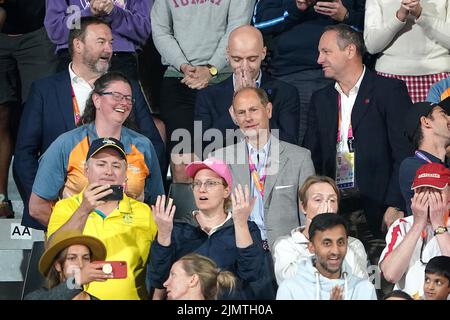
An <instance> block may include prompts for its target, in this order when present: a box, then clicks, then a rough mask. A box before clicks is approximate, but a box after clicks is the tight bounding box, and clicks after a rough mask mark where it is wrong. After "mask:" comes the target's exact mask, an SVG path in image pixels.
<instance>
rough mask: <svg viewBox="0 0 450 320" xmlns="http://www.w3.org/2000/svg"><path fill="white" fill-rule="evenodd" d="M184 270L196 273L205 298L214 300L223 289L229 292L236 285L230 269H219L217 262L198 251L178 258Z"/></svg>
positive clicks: (189, 273) (192, 273)
mask: <svg viewBox="0 0 450 320" xmlns="http://www.w3.org/2000/svg"><path fill="white" fill-rule="evenodd" d="M179 261H181V262H182V263H181V264H182V266H183V269H184V271H185V272H186V273H187V274H188V275H189V276H192V275H194V274H196V275H197V276H198V278H199V281H200V287H201V291H202V295H203V297H205V300H216V299H217V296H218V295H219V293H220V292H221V290H223V289H228V290H229V291H230V292H231V291H232V290H233V289H234V288H235V286H236V277H235V276H234V274H233V273H232V272H230V271H221V270H220V269H219V268H218V267H217V264H216V263H215V262H214V261H213V260H211V259H210V258H208V257H205V256H202V255H200V254H198V253H190V254H187V255H185V256H183V257H182V258H180V260H179Z"/></svg>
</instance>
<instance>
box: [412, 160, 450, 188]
mask: <svg viewBox="0 0 450 320" xmlns="http://www.w3.org/2000/svg"><path fill="white" fill-rule="evenodd" d="M449 183H450V170H449V169H448V168H446V167H445V166H444V165H443V164H440V163H427V164H424V165H422V166H421V167H420V168H419V169H417V171H416V176H415V178H414V181H413V184H412V187H411V189H415V188H419V187H431V188H436V189H441V190H442V189H444V188H445V186H447V185H448V184H449Z"/></svg>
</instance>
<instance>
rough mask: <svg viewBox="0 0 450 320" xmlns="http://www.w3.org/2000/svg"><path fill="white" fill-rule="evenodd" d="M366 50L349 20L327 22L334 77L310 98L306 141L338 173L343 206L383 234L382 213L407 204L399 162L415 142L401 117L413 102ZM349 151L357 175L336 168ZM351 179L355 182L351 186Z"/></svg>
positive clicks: (321, 163)
mask: <svg viewBox="0 0 450 320" xmlns="http://www.w3.org/2000/svg"><path fill="white" fill-rule="evenodd" d="M364 50H365V48H364V41H363V39H362V35H361V33H359V32H356V31H355V30H353V29H352V28H350V27H349V26H346V25H343V24H341V25H336V26H330V27H327V28H326V31H325V32H324V33H323V35H322V37H321V39H320V43H319V59H318V63H319V64H321V65H322V68H323V71H324V73H325V76H326V77H327V78H332V79H334V80H336V83H335V84H333V85H330V86H327V87H325V88H323V89H321V90H319V91H316V92H315V93H314V94H313V96H312V98H311V109H310V114H309V123H308V130H307V134H306V139H305V147H306V148H308V149H309V150H310V151H311V156H312V159H313V162H314V166H315V168H316V171H317V172H318V173H319V174H323V175H327V176H329V177H332V178H336V180H337V183H338V186H340V189H341V193H342V194H343V201H342V202H341V207H340V209H341V211H344V213H348V212H345V211H352V212H354V211H357V210H361V209H362V210H363V211H364V214H365V217H366V220H367V225H368V227H369V229H370V231H371V232H372V234H373V236H375V238H377V239H381V238H382V235H381V223H382V219H383V214H387V215H399V214H400V211H403V210H404V205H405V204H404V201H403V199H402V195H401V193H400V186H399V180H398V177H399V167H400V163H401V162H402V160H403V159H404V158H406V157H407V156H409V155H410V154H411V153H412V147H411V145H410V144H409V141H408V140H407V139H406V137H405V136H404V135H403V125H402V123H403V119H402V118H403V117H404V115H405V114H406V112H407V110H408V109H409V108H411V107H412V103H411V99H410V98H409V96H408V92H407V89H406V85H405V84H404V83H403V81H399V80H395V79H388V78H384V77H381V76H378V75H376V74H374V73H372V72H370V71H368V70H366V68H365V67H364V65H363V63H362V56H363V54H364ZM338 124H340V126H339V125H338ZM343 154H345V156H340V155H343ZM351 154H353V157H354V170H353V179H351V176H349V175H346V174H345V172H346V171H345V167H344V166H342V165H340V166H339V167H340V168H341V170H339V169H337V168H336V167H337V163H338V162H339V160H342V159H345V160H346V161H348V160H347V159H349V158H350V156H351ZM345 157H346V158H345ZM348 163H350V162H348ZM349 167H351V165H349V166H348V167H347V169H348V168H349ZM349 171H350V170H347V172H349ZM337 173H339V175H340V178H339V177H336V175H337ZM350 180H353V183H354V187H353V188H347V187H348V186H349V185H350V184H351V182H350ZM341 182H342V183H341ZM346 183H348V184H349V185H345V184H346ZM362 240H364V239H362ZM369 256H370V252H369Z"/></svg>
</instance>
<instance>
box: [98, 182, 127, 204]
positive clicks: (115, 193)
mask: <svg viewBox="0 0 450 320" xmlns="http://www.w3.org/2000/svg"><path fill="white" fill-rule="evenodd" d="M110 189H112V193H110V194H108V195H106V196H104V197H103V198H101V199H100V200H102V201H111V200H122V199H123V186H122V185H120V184H112V185H111V186H110Z"/></svg>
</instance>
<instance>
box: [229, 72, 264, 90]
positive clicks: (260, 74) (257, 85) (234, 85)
mask: <svg viewBox="0 0 450 320" xmlns="http://www.w3.org/2000/svg"><path fill="white" fill-rule="evenodd" d="M261 79H262V72H261V70H259V75H258V78H257V79H256V87H257V88H260V87H261ZM233 88H236V74H235V73H234V72H233Z"/></svg>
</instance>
